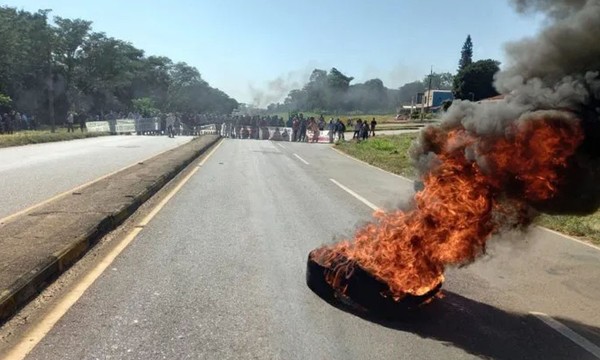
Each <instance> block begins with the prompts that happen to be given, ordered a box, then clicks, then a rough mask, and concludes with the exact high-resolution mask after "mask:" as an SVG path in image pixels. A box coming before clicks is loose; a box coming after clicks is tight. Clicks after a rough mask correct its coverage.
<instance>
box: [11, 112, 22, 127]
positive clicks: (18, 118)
mask: <svg viewBox="0 0 600 360" xmlns="http://www.w3.org/2000/svg"><path fill="white" fill-rule="evenodd" d="M22 120H23V119H22V118H21V113H20V112H17V113H16V114H15V121H14V122H13V128H14V130H17V131H19V130H22V129H23V124H21V121H22Z"/></svg>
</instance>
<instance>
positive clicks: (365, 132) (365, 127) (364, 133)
mask: <svg viewBox="0 0 600 360" xmlns="http://www.w3.org/2000/svg"><path fill="white" fill-rule="evenodd" d="M360 137H361V139H362V140H367V138H368V137H369V124H368V123H367V121H366V120H365V122H363V123H362V125H361V127H360Z"/></svg>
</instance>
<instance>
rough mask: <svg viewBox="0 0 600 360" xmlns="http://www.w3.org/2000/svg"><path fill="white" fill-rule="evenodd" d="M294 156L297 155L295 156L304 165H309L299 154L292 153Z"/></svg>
mask: <svg viewBox="0 0 600 360" xmlns="http://www.w3.org/2000/svg"><path fill="white" fill-rule="evenodd" d="M294 156H295V157H297V158H298V160H300V161H302V162H303V163H304V164H306V165H310V164H309V163H308V161H306V160H304V159H303V158H301V157H300V155H298V154H296V153H294Z"/></svg>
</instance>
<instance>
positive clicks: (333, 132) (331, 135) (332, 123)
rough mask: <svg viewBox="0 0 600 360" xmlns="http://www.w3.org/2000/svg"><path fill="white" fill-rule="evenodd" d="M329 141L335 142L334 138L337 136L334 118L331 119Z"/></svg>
mask: <svg viewBox="0 0 600 360" xmlns="http://www.w3.org/2000/svg"><path fill="white" fill-rule="evenodd" d="M328 135H329V143H330V144H331V143H333V138H334V136H335V123H334V122H333V118H331V120H329V134H328Z"/></svg>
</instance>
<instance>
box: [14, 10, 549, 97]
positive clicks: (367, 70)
mask: <svg viewBox="0 0 600 360" xmlns="http://www.w3.org/2000/svg"><path fill="white" fill-rule="evenodd" d="M3 5H8V6H13V7H18V8H23V9H25V10H29V11H35V10H37V9H52V10H53V15H58V16H61V17H68V18H82V19H86V20H91V21H93V29H94V31H102V32H105V33H107V34H108V35H109V36H113V37H116V38H119V39H122V40H126V41H129V42H131V43H133V45H135V46H136V47H138V48H141V49H143V50H145V51H146V54H150V55H164V56H168V57H170V58H171V59H173V60H174V61H185V62H187V63H188V64H191V65H193V66H196V67H197V68H198V69H199V70H200V73H201V74H202V77H203V78H204V79H205V80H207V81H208V82H209V83H210V84H211V85H212V86H215V87H218V88H220V89H222V90H224V91H225V92H227V93H228V94H229V95H230V96H233V97H234V98H236V99H237V100H238V101H242V102H252V101H253V98H261V99H260V102H262V103H265V102H269V101H273V100H279V99H278V98H280V97H281V96H283V95H285V94H286V93H287V91H288V90H289V88H290V87H293V86H296V87H297V86H300V85H301V84H302V83H303V82H304V81H305V80H306V78H307V77H308V75H309V74H310V71H311V70H312V69H313V68H315V67H318V68H322V69H325V70H329V69H330V68H331V67H336V68H338V69H339V70H340V71H342V72H343V73H345V74H346V75H349V76H354V77H355V80H354V81H355V82H357V81H358V82H362V81H364V80H368V79H371V78H374V77H378V78H380V79H382V80H383V82H384V84H385V85H386V86H388V87H392V88H397V87H399V86H401V85H402V84H404V83H406V82H409V81H412V80H415V79H421V78H423V76H424V75H426V74H427V73H429V69H430V66H433V68H434V71H451V72H453V71H454V70H455V69H456V67H457V63H458V59H459V56H460V49H461V47H462V44H463V42H464V40H465V38H466V36H467V34H471V36H472V38H473V43H474V58H475V59H484V58H493V59H498V60H500V61H503V60H504V55H503V46H502V44H503V43H505V42H507V41H511V40H518V39H520V38H522V37H524V36H529V35H533V34H535V33H536V32H537V30H538V29H539V28H540V24H541V20H540V19H539V18H538V19H534V18H531V17H524V16H521V15H519V14H516V13H515V12H514V10H513V9H512V8H511V7H510V6H509V4H508V2H505V1H502V0H456V1H439V0H372V1H367V0H321V1H317V0H297V1H287V0H280V1H275V0H271V1H267V0H221V1H216V0H213V1H208V0H169V1H165V0H153V1H150V0H121V1H117V0H103V1H88V0H53V1H52V0H8V1H3ZM277 79H278V80H277ZM275 80H277V81H275Z"/></svg>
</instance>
